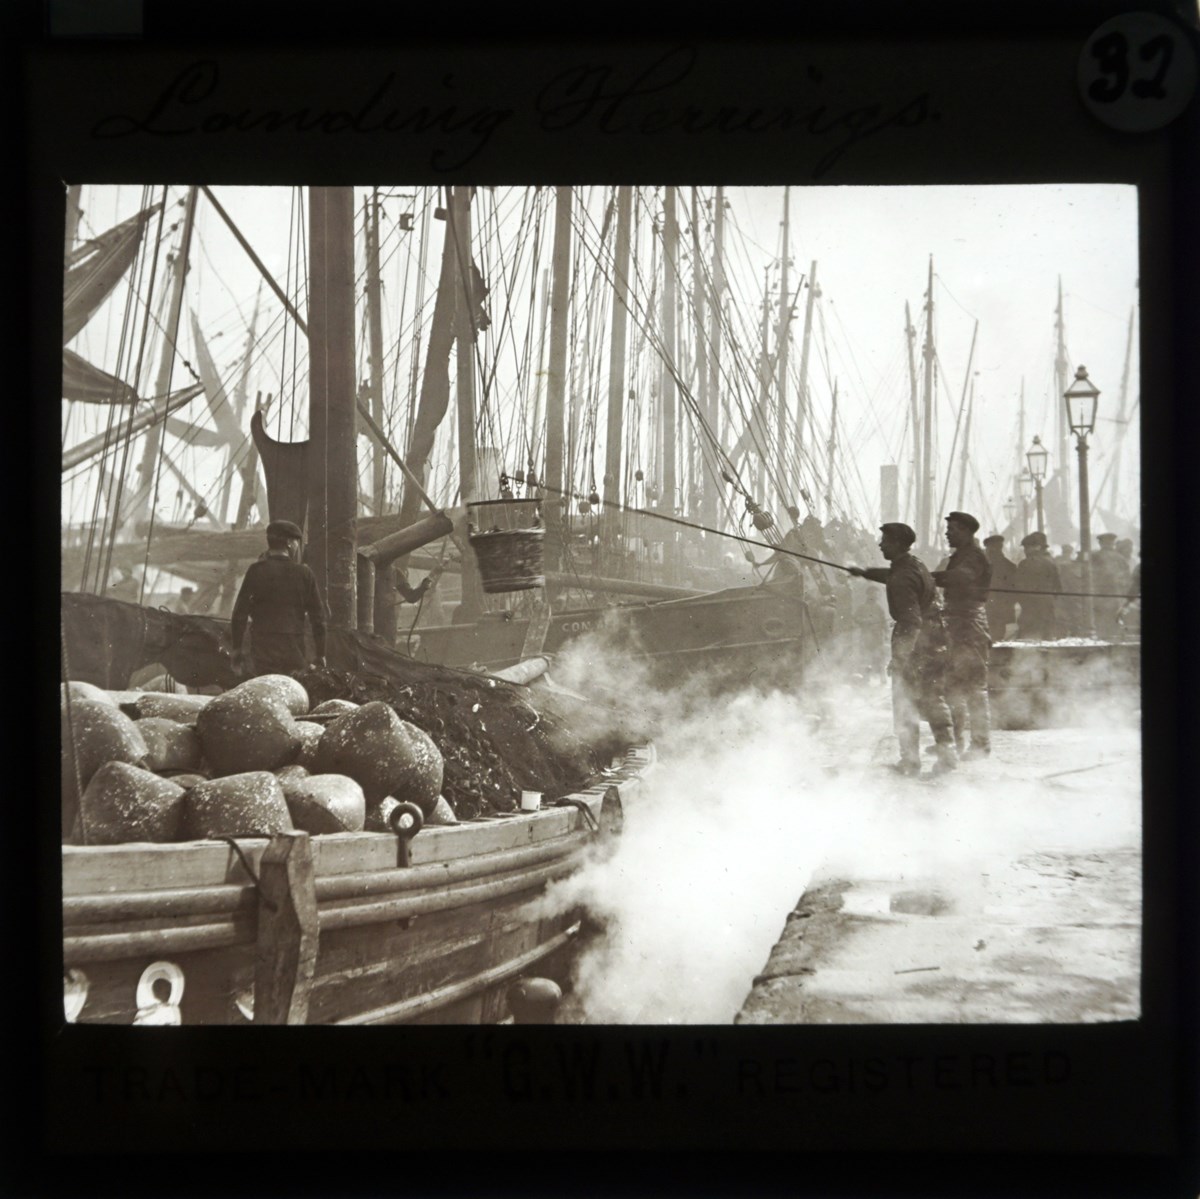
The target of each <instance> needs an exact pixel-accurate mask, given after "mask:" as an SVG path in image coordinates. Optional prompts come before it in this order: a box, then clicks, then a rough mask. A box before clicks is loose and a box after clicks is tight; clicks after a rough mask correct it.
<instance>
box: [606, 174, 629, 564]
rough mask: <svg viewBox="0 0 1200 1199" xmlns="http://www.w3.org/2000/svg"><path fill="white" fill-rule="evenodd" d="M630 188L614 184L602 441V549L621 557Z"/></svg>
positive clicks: (622, 555) (611, 554)
mask: <svg viewBox="0 0 1200 1199" xmlns="http://www.w3.org/2000/svg"><path fill="white" fill-rule="evenodd" d="M632 213H633V188H632V187H628V186H622V187H618V188H617V245H616V261H615V262H614V264H613V306H612V340H611V342H610V343H609V357H608V427H607V433H606V436H605V443H604V509H603V519H602V528H603V530H604V535H603V541H604V547H605V551H606V552H607V553H608V554H609V555H610V556H615V557H616V558H618V559H623V557H624V554H623V552H622V550H623V545H622V542H621V538H620V528H621V521H620V516H621V501H622V496H621V449H622V444H623V439H624V436H625V377H626V370H625V353H626V342H627V333H628V324H629V243H630V224H631V218H632Z"/></svg>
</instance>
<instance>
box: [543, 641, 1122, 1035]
mask: <svg viewBox="0 0 1200 1199" xmlns="http://www.w3.org/2000/svg"><path fill="white" fill-rule="evenodd" d="M554 675H555V678H556V679H561V680H562V681H564V682H568V681H569V682H570V683H571V684H573V685H575V686H577V687H581V688H586V687H588V686H591V687H593V688H597V689H598V692H597V693H598V694H603V695H604V696H605V697H606V698H607V699H608V700H609V701H612V702H616V701H618V700H620V701H622V702H624V703H625V704H626V705H628V706H630V707H632V708H633V709H634V710H636V711H637V712H638V713H639V714H640V715H641V716H642V717H643V718H647V719H650V718H652V719H654V720H655V722H656V723H657V724H658V726H659V727H658V733H657V736H656V749H657V752H658V759H659V760H658V765H657V766H656V768H655V769H654V771H652V772H651V774H650V775H649V777H648V778H647V780H646V781H645V783H644V784H643V785H642V786H641V788H640V790H639V791H638V792H637V793H636V794H635V795H634V796H633V797H632V798H631V799H630V800H629V801H628V802H627V803H626V805H625V823H624V829H623V831H622V834H621V836H620V837H619V838H618V839H617V840H616V843H615V849H614V850H613V852H612V853H611V856H608V857H607V858H603V859H600V860H596V861H594V862H591V863H589V864H588V865H586V866H585V867H584V868H583V869H581V870H580V871H578V872H577V873H576V874H574V875H572V876H571V877H570V878H568V879H566V880H564V881H563V882H561V883H559V884H557V885H555V886H553V887H552V888H550V890H549V891H548V892H547V895H546V897H545V900H544V901H543V902H544V903H545V904H546V906H547V908H549V909H552V910H563V909H565V908H568V907H571V906H574V905H576V904H582V905H584V906H586V907H587V909H588V910H589V911H590V912H591V913H592V914H593V915H595V916H596V917H598V918H599V920H600V921H601V923H602V924H603V926H604V930H605V931H604V935H603V936H601V937H598V938H596V939H595V941H594V943H593V944H592V945H591V946H590V947H589V948H588V949H587V950H585V952H584V953H583V954H581V956H580V959H579V961H578V962H577V965H576V969H575V977H574V979H573V984H572V993H573V1003H574V1004H575V1005H576V1006H577V1008H578V1010H579V1014H580V1016H581V1018H582V1019H584V1020H586V1021H587V1022H589V1023H614V1024H643V1023H728V1022H729V1021H731V1020H732V1019H733V1017H734V1015H735V1014H736V1013H737V1011H738V1010H739V1008H740V1007H741V1005H742V1003H743V1002H744V1001H745V998H746V995H747V993H748V991H749V989H750V986H751V983H752V980H753V978H754V976H755V974H756V973H757V972H758V971H759V970H761V969H762V967H763V965H764V964H765V962H766V960H767V957H768V955H769V954H770V951H771V949H772V947H773V945H774V944H775V942H776V940H777V939H778V937H779V935H780V932H781V930H782V927H783V924H784V920H785V918H786V916H787V914H788V912H789V911H791V910H792V908H793V907H794V906H795V905H796V903H797V901H798V900H799V899H800V897H801V896H802V895H803V893H804V892H805V890H806V889H807V888H809V887H810V886H812V885H814V884H815V883H818V882H820V881H822V880H829V879H837V878H846V879H855V880H863V879H871V878H873V877H875V878H881V879H892V880H894V879H896V878H897V877H899V878H908V879H920V878H928V877H931V876H932V877H936V878H937V881H938V885H939V887H940V888H941V889H943V890H945V889H951V890H953V889H955V888H957V889H958V890H959V891H961V892H963V893H964V894H965V893H966V892H967V891H971V890H975V889H977V888H978V886H979V882H978V880H979V875H980V871H981V870H986V869H988V868H989V863H997V864H999V863H1000V862H1001V861H1003V860H1005V857H1004V855H1006V854H1009V855H1010V856H1011V854H1012V853H1013V852H1014V851H1017V850H1020V849H1022V848H1024V847H1028V845H1030V844H1031V843H1034V844H1038V845H1039V847H1041V848H1044V849H1061V850H1064V851H1069V850H1072V849H1079V848H1085V847H1103V846H1105V845H1110V844H1111V845H1118V844H1121V843H1122V842H1123V839H1127V837H1128V834H1129V829H1130V827H1131V826H1132V827H1135V828H1136V827H1138V815H1137V806H1138V804H1139V803H1140V786H1139V776H1140V753H1139V748H1140V747H1139V744H1138V735H1137V730H1136V718H1134V722H1133V724H1132V725H1131V716H1130V713H1129V712H1128V710H1126V709H1124V708H1122V709H1121V710H1119V711H1115V710H1114V711H1112V712H1107V713H1105V714H1104V715H1103V716H1102V717H1098V718H1097V719H1098V720H1099V719H1102V720H1105V721H1107V722H1108V723H1107V725H1106V728H1107V730H1108V731H1109V734H1110V735H1109V736H1108V737H1107V738H1106V739H1103V740H1102V739H1099V738H1097V737H1096V734H1095V732H1094V731H1090V730H1087V729H1061V728H1056V729H1047V730H1039V731H1033V732H1029V733H1027V734H1023V741H1022V744H1023V746H1024V747H1025V752H1026V754H1027V755H1028V761H1027V762H1025V763H1022V765H1021V767H1020V768H1019V769H1006V768H1005V767H1003V766H1002V765H1001V764H1000V763H998V762H995V761H989V762H987V763H981V764H979V765H978V766H972V767H964V768H963V769H962V770H960V772H959V773H958V774H957V775H954V776H950V777H949V778H946V779H942V780H940V781H939V782H938V783H937V784H935V785H930V786H925V785H922V784H921V783H917V782H913V781H911V780H907V779H901V778H898V777H897V776H895V775H892V774H890V773H889V772H888V771H887V770H886V766H887V764H888V763H889V762H892V761H894V760H895V759H896V744H895V739H894V737H893V736H892V731H891V706H890V690H889V688H888V687H886V686H880V685H864V684H863V683H861V682H846V681H843V679H844V678H845V677H846V676H845V675H844V673H842V672H840V671H839V669H837V668H834V669H833V670H832V671H827V672H825V676H824V678H823V679H821V678H820V676H819V675H817V673H816V672H811V673H810V674H809V675H808V676H807V681H806V682H805V683H804V684H797V686H796V687H795V689H794V690H793V691H792V692H791V693H785V692H783V691H778V690H775V691H770V692H765V693H764V692H759V691H756V690H752V689H745V690H741V691H738V692H735V693H732V694H729V693H726V694H719V695H713V694H712V692H711V690H710V689H709V688H708V687H707V686H706V685H702V684H700V683H693V684H692V685H690V686H684V687H681V688H679V689H677V690H673V691H661V690H655V689H653V688H651V687H650V686H649V684H648V683H647V682H646V678H645V673H644V669H643V668H642V667H641V666H640V665H639V664H638V663H637V662H635V661H632V660H630V659H629V658H628V657H626V656H622V655H619V654H613V653H611V652H609V651H607V650H606V646H605V640H604V636H603V634H596V635H590V636H589V637H588V638H587V639H586V640H582V641H581V642H580V643H579V644H578V645H577V646H576V647H575V648H573V649H572V650H571V651H569V652H568V653H567V654H565V655H563V656H562V657H560V658H559V659H557V660H556V661H555V664H554ZM597 719H601V717H599V716H598V717H597ZM924 740H926V741H928V740H929V738H928V735H927V732H926V736H925V737H924ZM1064 745H1068V746H1071V745H1073V746H1074V749H1075V752H1074V753H1073V754H1072V756H1071V760H1072V761H1073V762H1080V761H1083V763H1084V764H1085V765H1088V766H1089V767H1092V766H1094V767H1095V768H1094V769H1091V770H1086V771H1079V772H1077V773H1072V774H1068V775H1064V776H1062V777H1061V778H1059V779H1057V780H1056V779H1046V778H1044V777H1042V776H1044V775H1052V774H1054V773H1055V772H1056V771H1057V770H1059V769H1061V766H1062V762H1063V757H1064V755H1063V753H1062V747H1063V746H1064ZM1097 747H1098V748H1097ZM1081 754H1082V755H1083V758H1081V756H1080V755H1081ZM1089 754H1091V757H1092V758H1094V759H1095V760H1094V762H1093V761H1092V760H1091V758H1088V755H1089ZM1084 759H1087V760H1086V761H1084Z"/></svg>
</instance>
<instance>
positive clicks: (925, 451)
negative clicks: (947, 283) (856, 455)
mask: <svg viewBox="0 0 1200 1199" xmlns="http://www.w3.org/2000/svg"><path fill="white" fill-rule="evenodd" d="M922 353H923V354H924V358H925V384H924V388H923V391H922V397H923V401H922V402H923V413H922V418H921V447H922V448H921V476H920V479H921V499H920V506H919V510H918V514H917V540H918V543H919V544H920V546H921V548H922V549H923V550H928V549H929V548H930V547H931V545H932V543H933V538H932V537H931V536H930V532H929V519H930V511H929V507H930V504H931V502H932V498H933V497H932V494H931V493H932V491H933V471H932V469H931V466H932V462H933V436H932V434H933V255H932V254H930V255H929V280H928V283H927V285H926V291H925V345H924V348H923V351H922Z"/></svg>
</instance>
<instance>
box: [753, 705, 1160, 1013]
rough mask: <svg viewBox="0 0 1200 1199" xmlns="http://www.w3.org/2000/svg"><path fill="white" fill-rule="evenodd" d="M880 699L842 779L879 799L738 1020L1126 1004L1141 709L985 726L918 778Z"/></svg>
mask: <svg viewBox="0 0 1200 1199" xmlns="http://www.w3.org/2000/svg"><path fill="white" fill-rule="evenodd" d="M881 692H882V689H881ZM882 698H883V696H882V694H881V693H880V694H878V697H877V699H876V702H875V703H874V704H873V705H872V706H873V708H877V709H878V711H877V712H876V715H877V716H878V719H879V729H878V731H879V732H880V733H882V734H883V736H882V737H881V738H880V739H879V740H878V741H877V742H876V748H875V749H874V751H873V754H872V757H873V758H874V759H875V760H873V761H871V762H870V763H869V764H864V765H863V767H862V769H861V770H860V771H858V772H857V773H856V775H855V777H854V780H853V782H852V784H850V785H852V786H854V787H855V788H858V789H862V788H865V789H868V790H870V791H872V792H875V793H878V794H880V795H883V796H884V797H885V802H886V805H887V808H886V810H887V816H886V818H885V819H884V820H883V821H882V823H881V824H880V825H879V827H878V830H877V832H876V833H875V834H874V835H873V836H872V835H871V834H869V833H868V834H866V835H864V837H863V838H862V841H863V844H862V845H861V846H860V847H859V848H860V849H861V852H856V851H854V850H851V851H849V852H843V853H842V854H841V855H840V859H835V860H831V861H828V862H826V863H824V864H823V865H822V866H821V867H820V868H819V869H818V871H817V872H816V873H815V874H814V876H813V877H812V878H811V879H810V881H809V884H808V886H807V888H806V890H805V893H804V895H803V896H802V897H801V898H800V900H799V902H798V903H797V904H796V906H795V909H794V910H793V911H791V912H789V913H787V915H786V919H785V921H784V924H783V928H782V931H781V933H780V936H779V940H778V942H777V944H776V945H775V947H774V949H773V950H772V951H771V953H770V956H769V958H768V960H767V961H766V962H765V963H764V964H763V966H762V969H761V971H760V972H759V974H758V976H757V977H756V978H755V979H754V982H753V985H752V987H751V989H750V992H749V994H748V996H747V997H746V1000H745V1002H744V1004H743V1006H742V1008H741V1010H740V1012H739V1013H738V1015H737V1016H736V1019H735V1022H736V1023H740V1024H789V1023H791V1024H856V1023H872V1024H889V1023H939V1024H947V1023H950V1024H952V1023H1036V1022H1048V1023H1091V1022H1098V1021H1116V1020H1132V1019H1136V1018H1137V1017H1138V1015H1139V999H1138V996H1139V969H1140V965H1139V958H1140V943H1141V896H1142V858H1141V755H1140V733H1139V730H1138V728H1137V726H1136V718H1135V719H1134V720H1122V721H1115V722H1113V723H1105V722H1104V721H1097V723H1096V726H1095V727H1092V728H1050V729H1036V730H1028V731H1005V730H1000V731H996V732H995V733H994V734H993V750H992V755H991V757H990V758H988V759H985V760H982V761H977V762H972V763H968V764H964V765H963V766H962V767H961V768H960V770H959V771H958V772H957V773H956V774H955V775H951V776H947V777H946V778H944V779H940V780H937V781H934V782H930V781H915V780H909V779H904V778H900V777H898V776H895V775H891V774H890V773H889V772H888V771H887V769H886V763H887V760H888V756H889V755H890V752H891V751H890V747H889V748H886V749H885V748H884V747H885V746H887V745H888V739H887V736H886V716H887V714H886V711H885V707H886V706H885V705H884V704H883V703H882V702H881V701H882ZM890 744H891V745H892V746H894V742H891V743H890ZM928 760H929V761H932V759H928Z"/></svg>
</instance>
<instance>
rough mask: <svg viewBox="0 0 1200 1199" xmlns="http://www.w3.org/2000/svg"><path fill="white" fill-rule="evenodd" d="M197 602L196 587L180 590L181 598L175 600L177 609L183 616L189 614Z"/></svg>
mask: <svg viewBox="0 0 1200 1199" xmlns="http://www.w3.org/2000/svg"><path fill="white" fill-rule="evenodd" d="M195 603H196V589H195V587H184V588H182V589H181V590H180V592H179V598H178V599H177V600H176V601H175V611H176V612H178V613H179V614H180V615H181V616H187V615H189V614H190V613H191V611H192V609H193V607H194V605H195Z"/></svg>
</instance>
